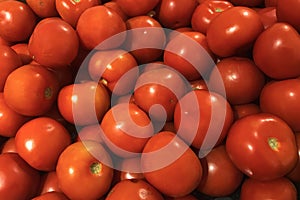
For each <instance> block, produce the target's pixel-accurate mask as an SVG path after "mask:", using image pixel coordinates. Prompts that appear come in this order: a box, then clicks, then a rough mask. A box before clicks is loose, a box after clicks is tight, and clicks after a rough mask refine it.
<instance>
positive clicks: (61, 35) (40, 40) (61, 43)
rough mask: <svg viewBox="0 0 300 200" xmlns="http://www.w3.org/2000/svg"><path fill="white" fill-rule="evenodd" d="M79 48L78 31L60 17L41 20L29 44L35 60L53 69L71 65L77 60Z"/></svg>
mask: <svg viewBox="0 0 300 200" xmlns="http://www.w3.org/2000/svg"><path fill="white" fill-rule="evenodd" d="M78 48H79V39H78V36H77V33H76V31H75V30H74V29H73V27H72V26H71V25H69V24H68V23H67V22H65V21H63V20H62V19H60V18H58V17H50V18H45V19H43V20H41V21H40V22H39V23H38V24H37V25H36V27H35V29H34V31H33V33H32V35H31V37H30V39H29V42H28V50H29V53H30V54H31V55H32V56H33V58H34V60H35V61H36V62H37V63H39V64H41V65H44V66H47V67H51V68H61V67H66V66H67V65H69V64H70V63H71V62H72V61H73V60H74V59H75V57H76V55H77V53H78Z"/></svg>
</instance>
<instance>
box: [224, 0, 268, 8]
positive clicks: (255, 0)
mask: <svg viewBox="0 0 300 200" xmlns="http://www.w3.org/2000/svg"><path fill="white" fill-rule="evenodd" d="M229 1H230V2H231V3H232V4H234V5H235V6H247V7H259V6H262V5H263V3H264V0H229Z"/></svg>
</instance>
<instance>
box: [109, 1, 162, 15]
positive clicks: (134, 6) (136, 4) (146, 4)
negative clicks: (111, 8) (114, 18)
mask: <svg viewBox="0 0 300 200" xmlns="http://www.w3.org/2000/svg"><path fill="white" fill-rule="evenodd" d="M159 1H160V0H152V1H145V0H116V1H115V2H116V3H117V4H118V5H119V6H120V8H121V10H123V12H124V13H125V14H126V15H127V16H130V17H134V16H140V15H147V14H148V12H150V11H151V10H152V9H153V8H154V7H155V6H156V5H157V4H158V3H159Z"/></svg>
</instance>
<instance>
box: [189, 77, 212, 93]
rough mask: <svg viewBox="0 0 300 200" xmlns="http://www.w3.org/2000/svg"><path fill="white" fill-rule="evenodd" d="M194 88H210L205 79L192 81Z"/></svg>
mask: <svg viewBox="0 0 300 200" xmlns="http://www.w3.org/2000/svg"><path fill="white" fill-rule="evenodd" d="M190 84H191V87H192V89H193V90H208V87H207V83H206V81H205V80H204V79H198V80H195V81H190Z"/></svg>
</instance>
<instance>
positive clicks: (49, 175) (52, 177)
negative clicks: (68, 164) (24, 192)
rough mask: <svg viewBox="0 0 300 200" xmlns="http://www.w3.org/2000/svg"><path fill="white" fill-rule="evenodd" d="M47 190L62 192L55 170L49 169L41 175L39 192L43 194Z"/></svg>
mask: <svg viewBox="0 0 300 200" xmlns="http://www.w3.org/2000/svg"><path fill="white" fill-rule="evenodd" d="M48 192H59V193H62V191H61V189H60V187H59V185H58V178H57V174H56V171H49V172H46V173H44V174H42V175H41V182H40V189H39V194H40V195H42V194H45V193H48Z"/></svg>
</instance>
